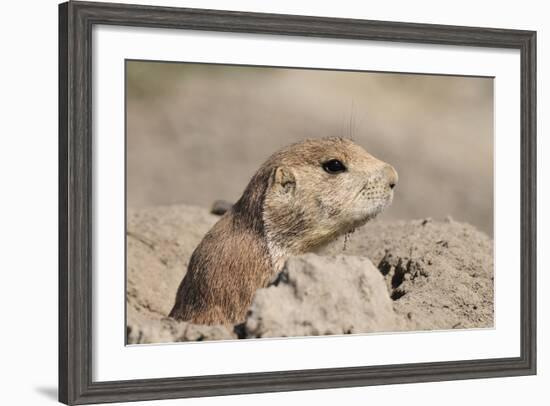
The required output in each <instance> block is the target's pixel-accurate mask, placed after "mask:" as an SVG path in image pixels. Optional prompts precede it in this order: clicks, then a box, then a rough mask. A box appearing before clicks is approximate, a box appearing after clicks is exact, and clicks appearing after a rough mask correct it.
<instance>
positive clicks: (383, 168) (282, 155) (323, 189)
mask: <svg viewBox="0 0 550 406" xmlns="http://www.w3.org/2000/svg"><path fill="white" fill-rule="evenodd" d="M263 168H265V169H269V173H270V177H269V181H268V185H267V189H266V192H265V200H264V205H263V220H264V223H265V231H266V236H267V238H268V242H269V243H270V245H272V246H274V247H277V248H278V249H279V250H281V249H282V250H285V251H286V252H288V253H289V254H299V253H303V252H306V251H310V250H312V249H314V248H316V247H318V246H320V245H322V244H324V243H327V242H329V241H331V240H333V239H334V238H336V237H338V236H339V235H341V234H344V233H346V232H350V231H352V230H354V229H355V228H356V227H359V226H361V225H363V224H365V223H366V222H367V221H369V220H371V219H372V218H374V217H375V216H376V215H378V214H379V213H380V212H381V211H382V210H384V208H386V207H387V206H388V205H389V204H390V203H391V201H392V199H393V189H394V188H395V186H396V184H397V179H398V177H397V172H396V171H395V169H394V168H393V167H392V166H391V165H389V164H387V163H385V162H382V161H380V160H378V159H376V158H375V157H373V156H372V155H370V154H369V153H368V152H367V151H365V150H364V149H363V148H362V147H360V146H359V145H357V144H355V143H354V142H352V141H351V140H348V139H343V138H324V139H309V140H305V141H302V142H300V143H297V144H293V145H290V146H288V147H285V148H283V149H282V150H280V151H278V152H277V153H275V154H274V155H272V156H271V158H269V160H268V161H267V162H266V163H265V164H264V166H263Z"/></svg>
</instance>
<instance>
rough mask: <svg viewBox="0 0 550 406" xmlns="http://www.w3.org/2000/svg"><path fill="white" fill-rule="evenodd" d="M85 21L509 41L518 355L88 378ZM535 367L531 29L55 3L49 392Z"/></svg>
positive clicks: (219, 390)
mask: <svg viewBox="0 0 550 406" xmlns="http://www.w3.org/2000/svg"><path fill="white" fill-rule="evenodd" d="M95 24H105V25H117V26H134V27H154V28H173V29H193V30H208V31H221V32H240V33H251V34H253V33H254V34H278V35H281V34H283V35H291V36H308V37H321V38H344V39H356V40H377V41H390V42H406V43H426V44H442V45H458V46H476V47H490V48H512V49H518V50H519V51H520V54H521V134H520V137H521V151H520V154H521V247H520V250H521V270H520V272H521V287H520V289H521V322H520V326H521V353H520V356H519V357H517V358H499V359H476V360H469V361H449V362H430V363H416V364H399V365H383V366H368V367H351V368H329V369H313V370H292V371H282V372H262V373H244V374H230V375H215V376H197V377H182V378H163V379H145V380H128V381H108V382H94V381H93V380H92V370H91V368H92V350H93V349H92V339H91V337H92V307H91V305H92V259H93V252H92V221H93V218H92V154H93V150H92V132H91V131H92V130H91V129H92V117H91V112H92V99H91V93H92V76H91V67H92V35H91V33H92V27H93V26H94V25H95ZM532 374H536V32H534V31H523V30H521V31H520V30H508V29H491V28H476V27H458V26H444V25H432V24H411V23H397V22H386V21H366V20H354V19H340V18H320V17H306V16H296V15H280V14H261V13H247V12H233V11H216V10H201V9H184V8H169V7H149V6H136V5H123V4H109V3H87V2H72V1H70V2H68V3H63V4H60V5H59V400H60V401H61V402H63V403H66V404H71V405H72V404H87V403H100V402H115V401H117V402H121V401H136V400H152V399H169V398H184V397H197V396H218V395H231V394H246V393H258V392H277V391H292V390H306V389H318V388H341V387H353V386H366V385H381V384H396V383H412V382H427V381H443V380H456V379H473V378H489V377H503V376H518V375H532Z"/></svg>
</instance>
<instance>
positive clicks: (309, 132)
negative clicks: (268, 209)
mask: <svg viewBox="0 0 550 406" xmlns="http://www.w3.org/2000/svg"><path fill="white" fill-rule="evenodd" d="M126 63H127V66H126V75H127V76H126V77H127V79H126V80H127V83H126V85H127V89H126V91H127V106H126V108H127V111H126V114H127V199H128V200H127V204H128V206H129V207H135V208H139V207H144V206H152V205H166V204H178V203H185V204H192V205H197V206H203V207H206V208H209V207H210V206H211V205H212V203H213V202H214V201H215V200H218V199H224V200H228V201H231V202H235V201H236V200H237V199H238V198H239V196H240V195H241V193H242V191H243V190H244V188H245V186H246V184H247V183H248V181H249V179H250V178H251V177H252V175H253V174H254V172H255V171H256V170H257V169H258V167H259V166H260V165H261V164H262V163H263V162H264V161H265V160H266V159H267V158H268V157H269V155H271V154H272V153H273V152H275V151H276V150H277V149H279V148H280V147H282V146H284V145H286V144H289V143H292V142H295V141H298V140H301V139H303V138H307V137H326V136H346V137H349V136H351V137H352V138H353V139H354V140H355V141H356V142H357V143H358V144H360V145H362V146H363V147H364V148H365V149H366V150H367V151H369V152H370V153H371V154H373V155H374V156H376V157H377V158H379V159H382V160H384V161H386V162H389V163H391V164H392V165H393V166H394V167H395V168H396V169H397V171H398V172H399V184H398V186H397V188H396V193H395V197H394V202H393V205H392V206H391V207H390V208H389V209H387V210H386V211H385V212H384V213H383V214H382V215H381V216H380V217H381V218H385V219H416V218H425V217H431V218H434V219H443V218H444V217H446V216H451V217H453V218H454V219H455V220H458V221H465V222H468V223H470V224H473V225H475V226H477V227H478V228H479V229H481V230H482V231H484V232H486V233H487V234H488V235H489V236H492V235H493V80H492V78H476V77H457V76H437V75H417V74H393V73H392V74H390V73H378V72H376V73H374V72H346V71H323V70H308V69H281V68H263V67H241V66H232V65H213V64H208V65H203V64H191V63H166V62H146V61H145V62H144V61H127V62H126Z"/></svg>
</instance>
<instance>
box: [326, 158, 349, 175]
mask: <svg viewBox="0 0 550 406" xmlns="http://www.w3.org/2000/svg"><path fill="white" fill-rule="evenodd" d="M323 169H324V170H325V171H326V172H328V173H330V174H333V175H334V174H337V173H342V172H345V171H346V166H345V165H344V164H343V163H342V162H341V161H339V160H338V159H329V160H328V161H326V162H323Z"/></svg>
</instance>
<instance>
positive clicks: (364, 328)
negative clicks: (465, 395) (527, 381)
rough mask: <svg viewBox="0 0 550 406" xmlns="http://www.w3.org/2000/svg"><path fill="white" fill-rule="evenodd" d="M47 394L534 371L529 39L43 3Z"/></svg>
mask: <svg viewBox="0 0 550 406" xmlns="http://www.w3.org/2000/svg"><path fill="white" fill-rule="evenodd" d="M59 34H60V35H59V41H60V44H59V240H60V244H59V246H60V252H59V316H60V317H59V400H60V401H61V402H63V403H66V404H85V403H101V402H121V401H137V400H151V399H168V398H184V397H197V396H218V395H229V394H245V393H258V392H274V391H291V390H305V389H318V388H338V387H352V386H366V385H379V384H396V383H411V382H427V381H441V380H455V379H472V378H487V377H503V376H517V375H530V374H535V373H536V308H535V304H536V273H535V269H536V264H535V248H536V222H535V219H536V204H535V202H536V186H535V185H536V161H535V160H536V158H535V157H536V128H535V123H536V120H535V118H536V94H535V93H536V55H535V49H536V45H535V43H536V33H535V32H533V31H518V30H508V29H493V28H477V27H456V26H444V25H429V24H411V23H404V22H384V21H367V20H354V19H338V18H320V17H308V16H296V15H278V14H260V13H247V12H230V11H218V10H201V9H183V8H167V7H149V6H137V5H123V4H110V3H86V2H72V1H70V2H68V3H63V4H61V5H60V6H59Z"/></svg>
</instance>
